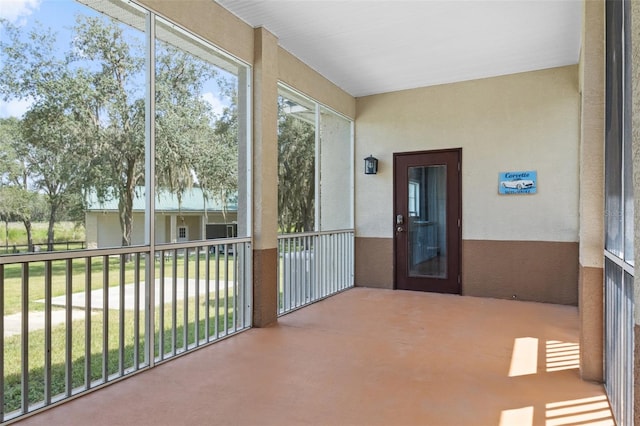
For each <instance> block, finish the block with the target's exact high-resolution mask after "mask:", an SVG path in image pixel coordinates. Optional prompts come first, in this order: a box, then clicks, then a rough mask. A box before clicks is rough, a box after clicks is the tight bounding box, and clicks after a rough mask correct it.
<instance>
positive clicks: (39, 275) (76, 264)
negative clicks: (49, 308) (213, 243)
mask: <svg viewBox="0 0 640 426" xmlns="http://www.w3.org/2000/svg"><path fill="white" fill-rule="evenodd" d="M90 259H91V274H90V277H91V278H90V279H91V289H92V290H96V289H100V288H102V283H103V278H104V273H105V266H106V265H107V264H106V263H105V262H104V259H103V258H102V257H92V258H90ZM195 260H196V259H195V256H193V255H192V256H189V260H188V272H189V274H190V275H191V276H190V278H193V276H192V275H193V273H194V271H195V264H196V262H195ZM86 263H87V261H86V260H85V259H74V260H73V261H72V262H71V269H70V270H71V281H72V286H71V292H72V293H77V292H82V291H84V290H85V282H86V279H87V274H86V271H85V268H86ZM184 263H185V259H184V256H182V257H181V256H178V257H177V260H176V272H177V277H178V278H183V277H184V269H185V268H184ZM164 266H165V277H171V274H172V267H173V259H169V262H165V265H164ZM23 268H27V267H26V266H22V264H7V265H5V266H4V311H5V312H4V315H10V314H14V313H18V312H21V309H22V305H21V304H22V294H23V291H22V273H23ZM66 268H67V262H66V261H64V260H61V261H52V262H51V293H52V296H53V297H56V296H62V295H64V294H66V279H67V273H66ZM123 268H124V282H125V284H131V283H133V282H134V278H135V262H133V261H131V262H124V264H123ZM106 269H107V273H108V285H109V286H111V287H113V286H117V285H119V283H120V277H119V273H120V257H118V256H116V257H109V258H108V266H107V268H106ZM234 269H235V264H234V259H233V257H231V256H229V265H228V270H229V280H232V279H233V276H234ZM210 271H211V272H210V277H212V278H214V277H215V276H216V275H215V274H216V273H218V271H219V274H220V278H221V279H224V274H225V263H224V257H221V258H220V259H219V261H218V264H217V265H216V263H215V258H214V257H213V256H212V257H211V258H210ZM159 272H160V264H159V262H158V261H156V262H155V275H156V278H158V277H159ZM28 274H29V282H28V291H29V294H28V297H27V300H28V303H29V310H31V311H38V310H43V309H44V304H42V303H38V302H36V301H37V300H41V299H44V297H45V263H44V262H32V263H30V264H29V265H28ZM140 274H141V276H140V280H141V281H144V260H142V259H141V270H140ZM199 276H200V278H201V279H204V278H205V268H204V255H201V256H200V273H199Z"/></svg>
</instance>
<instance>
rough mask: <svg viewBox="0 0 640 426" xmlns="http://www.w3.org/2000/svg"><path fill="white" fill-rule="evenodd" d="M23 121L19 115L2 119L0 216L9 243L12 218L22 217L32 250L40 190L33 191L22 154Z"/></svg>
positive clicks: (0, 125)
mask: <svg viewBox="0 0 640 426" xmlns="http://www.w3.org/2000/svg"><path fill="white" fill-rule="evenodd" d="M20 125H21V123H20V121H19V120H17V119H16V118H6V119H0V171H2V175H0V218H1V219H2V220H3V221H4V222H5V247H6V246H7V245H8V239H9V237H8V234H9V222H10V221H12V220H19V221H21V222H22V223H23V224H24V227H25V231H26V233H27V246H28V250H29V251H32V249H33V235H32V218H33V216H34V214H35V212H36V204H37V194H35V193H33V192H31V191H29V188H28V180H27V179H28V172H27V164H26V163H25V161H24V160H23V159H22V158H21V157H20V156H19V154H18V152H19V150H20V149H22V147H23V146H24V141H23V139H22V135H21V128H20Z"/></svg>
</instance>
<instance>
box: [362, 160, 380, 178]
mask: <svg viewBox="0 0 640 426" xmlns="http://www.w3.org/2000/svg"><path fill="white" fill-rule="evenodd" d="M376 173H378V159H377V158H375V157H374V156H372V155H370V156H368V157H367V158H365V159H364V174H365V175H375V174H376Z"/></svg>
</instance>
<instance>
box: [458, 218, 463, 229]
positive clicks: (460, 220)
mask: <svg viewBox="0 0 640 426" xmlns="http://www.w3.org/2000/svg"><path fill="white" fill-rule="evenodd" d="M460 226H462V219H460V218H458V228H460Z"/></svg>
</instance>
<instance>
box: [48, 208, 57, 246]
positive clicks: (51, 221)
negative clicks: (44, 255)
mask: <svg viewBox="0 0 640 426" xmlns="http://www.w3.org/2000/svg"><path fill="white" fill-rule="evenodd" d="M50 207H51V211H50V213H49V228H48V229H47V250H48V251H53V240H54V235H53V226H54V225H55V223H56V212H57V211H58V205H57V203H51V206H50Z"/></svg>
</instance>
